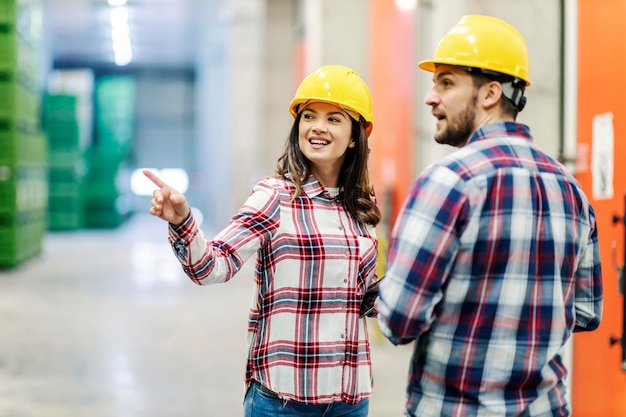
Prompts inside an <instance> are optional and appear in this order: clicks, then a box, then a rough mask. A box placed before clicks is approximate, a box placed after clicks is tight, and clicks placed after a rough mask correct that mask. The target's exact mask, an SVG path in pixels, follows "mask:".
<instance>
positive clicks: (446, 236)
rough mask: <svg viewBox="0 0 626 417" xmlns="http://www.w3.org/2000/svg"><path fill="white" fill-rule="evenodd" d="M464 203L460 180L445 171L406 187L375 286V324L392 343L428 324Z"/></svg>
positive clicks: (430, 172)
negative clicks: (382, 275) (377, 295)
mask: <svg viewBox="0 0 626 417" xmlns="http://www.w3.org/2000/svg"><path fill="white" fill-rule="evenodd" d="M465 201H466V198H465V194H464V192H463V182H462V181H461V179H460V178H459V177H458V175H457V174H456V173H454V172H452V171H450V170H449V169H447V168H445V167H441V166H439V167H437V166H434V167H432V168H430V169H428V170H426V171H425V172H424V173H423V174H422V175H421V176H420V177H419V178H418V179H417V181H416V182H415V183H414V185H413V186H412V189H411V190H410V192H409V194H408V196H407V199H406V200H405V202H404V205H403V207H402V209H401V211H400V214H399V216H398V219H397V221H396V223H395V226H394V230H393V232H392V235H391V238H390V242H389V250H388V259H387V272H386V275H385V279H384V280H382V282H381V283H380V299H379V302H378V308H379V309H378V322H379V325H380V329H381V332H382V333H383V334H384V335H385V336H386V337H387V338H388V339H389V340H390V341H391V342H392V343H394V344H404V343H409V342H411V341H413V340H415V339H417V338H419V337H420V335H422V334H423V333H424V332H425V331H427V330H428V329H429V327H430V326H431V324H432V322H433V321H434V317H435V315H436V307H437V304H438V303H439V301H440V300H441V299H442V298H443V292H442V287H443V286H444V284H445V282H446V280H447V276H448V274H449V272H450V270H451V268H452V265H453V263H454V260H455V257H456V253H457V251H458V248H459V244H460V243H459V242H460V235H459V233H458V232H457V231H458V230H459V228H458V221H459V219H460V217H461V216H462V215H463V214H462V213H463V211H464V210H465Z"/></svg>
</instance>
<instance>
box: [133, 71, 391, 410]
mask: <svg viewBox="0 0 626 417" xmlns="http://www.w3.org/2000/svg"><path fill="white" fill-rule="evenodd" d="M289 111H290V113H291V114H292V115H293V117H294V123H293V126H292V128H291V132H290V134H289V136H288V138H287V143H286V146H285V150H284V153H283V154H282V155H281V156H280V158H279V159H278V164H277V170H276V175H275V176H272V177H268V178H265V179H263V180H261V181H259V182H258V183H257V184H256V185H255V186H254V188H253V191H252V194H251V195H250V196H249V198H248V199H247V201H246V202H245V203H244V205H243V206H242V207H241V209H240V210H239V212H238V213H237V214H236V215H235V216H234V217H233V218H232V219H231V221H230V223H229V224H228V226H227V227H226V228H225V229H224V230H222V231H221V232H220V233H218V235H217V236H216V237H215V238H213V239H212V240H209V239H207V238H205V236H204V235H203V233H202V232H201V231H200V229H199V228H198V226H197V224H196V222H195V219H194V218H193V215H192V213H191V211H190V209H189V206H188V205H187V201H186V199H185V197H184V196H183V195H181V194H179V193H177V192H176V191H175V190H173V189H172V188H171V187H169V186H168V185H167V184H165V183H163V181H161V180H160V179H159V178H158V177H156V176H155V175H154V174H152V173H151V172H149V171H145V174H146V176H148V178H150V179H151V180H152V181H153V182H154V183H155V184H156V185H157V186H158V187H159V189H158V190H157V191H155V194H154V198H153V200H152V208H151V209H150V213H151V214H153V215H155V216H158V217H160V218H162V219H164V220H166V221H168V222H169V224H170V225H169V236H170V242H171V244H172V246H173V248H174V251H175V253H176V254H177V257H178V259H179V261H180V262H181V264H182V265H183V269H184V271H185V272H186V273H187V275H189V277H190V278H191V279H192V280H193V281H194V282H196V283H198V284H213V283H221V282H225V281H228V280H229V279H230V278H232V277H233V276H234V275H235V274H236V273H237V271H239V269H240V268H241V267H242V265H243V263H244V262H245V261H246V260H247V259H249V258H250V257H252V256H255V257H256V268H255V276H254V277H253V278H254V280H255V284H256V285H255V292H254V298H253V303H252V307H251V309H250V316H249V338H248V340H249V350H248V352H249V353H248V360H247V363H246V373H245V382H246V386H247V391H246V395H245V400H244V415H245V416H246V417H276V416H296V415H307V416H316V415H318V416H322V415H324V416H327V417H332V416H347V415H350V416H354V417H365V416H367V414H368V408H369V397H370V395H371V388H372V367H371V360H370V350H369V342H368V334H367V323H366V320H365V319H364V318H363V316H362V315H361V314H360V307H361V303H362V301H363V298H364V294H365V292H366V290H367V288H368V287H369V286H371V285H372V284H373V283H374V282H375V281H376V280H377V275H376V270H377V268H376V260H377V244H378V242H377V238H376V233H375V226H376V225H377V224H378V222H379V221H380V219H381V213H380V211H379V209H378V208H377V206H376V204H375V200H374V193H373V189H372V185H371V182H370V179H369V172H368V167H367V159H368V152H369V147H368V136H369V134H370V132H371V130H372V127H373V122H374V117H373V113H372V99H371V95H370V92H369V89H368V88H367V85H366V84H365V83H364V82H363V80H362V79H361V77H360V76H359V74H358V73H357V72H356V71H354V70H352V69H350V68H347V67H344V66H340V65H328V66H323V67H321V68H319V69H318V70H317V71H315V72H313V73H312V74H310V75H309V76H308V77H306V78H305V79H304V80H303V81H302V83H301V85H300V87H299V88H298V90H297V91H296V94H295V96H294V98H293V100H292V102H291V104H290V106H289ZM250 278H252V277H250Z"/></svg>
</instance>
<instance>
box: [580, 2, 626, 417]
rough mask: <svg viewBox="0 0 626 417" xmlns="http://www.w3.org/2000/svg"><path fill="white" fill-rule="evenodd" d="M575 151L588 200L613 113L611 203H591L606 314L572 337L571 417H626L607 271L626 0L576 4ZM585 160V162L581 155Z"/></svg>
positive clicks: (625, 62)
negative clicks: (598, 143) (594, 158)
mask: <svg viewBox="0 0 626 417" xmlns="http://www.w3.org/2000/svg"><path fill="white" fill-rule="evenodd" d="M578 19H579V21H578V126H577V128H578V147H579V150H580V151H583V150H585V149H588V152H580V153H579V155H578V157H579V160H578V162H579V164H580V165H582V166H581V167H580V168H583V169H582V170H579V173H578V174H577V177H578V179H579V181H580V183H581V185H582V187H583V188H584V189H585V192H586V193H587V195H588V196H589V197H590V198H592V176H591V175H592V174H591V171H590V162H591V161H590V158H591V149H592V120H593V117H594V116H595V115H597V114H601V113H607V112H612V113H613V124H614V125H613V128H614V134H615V144H614V150H615V158H614V167H615V172H614V184H613V185H614V190H615V196H614V198H613V199H611V200H599V201H594V200H593V199H592V201H591V202H592V205H593V206H594V208H595V210H596V215H597V224H598V232H599V237H600V250H601V252H602V255H601V256H602V269H603V281H604V300H605V305H604V315H603V319H602V323H601V325H600V327H599V328H598V330H596V331H595V332H591V333H586V334H576V335H575V337H574V358H573V361H574V363H573V383H572V384H573V392H572V410H573V414H572V416H573V417H614V416H615V417H617V416H626V373H625V372H624V371H622V370H621V369H620V363H621V352H620V349H619V346H618V345H614V346H613V347H610V346H609V337H610V336H612V335H613V336H618V335H620V334H621V326H622V324H621V323H622V298H621V296H620V294H619V291H618V288H617V273H616V271H615V269H614V268H613V266H612V259H611V243H612V242H616V243H617V248H616V252H617V260H618V263H620V264H621V263H623V262H624V260H622V256H621V254H623V253H624V246H623V245H624V231H623V228H622V226H621V225H613V223H612V216H613V214H620V215H621V214H623V213H624V203H623V200H624V190H626V165H625V164H623V163H622V161H621V159H622V156H623V155H626V141H625V140H624V138H626V123H625V121H626V106H625V105H624V97H626V77H624V68H626V53H625V51H626V23H625V22H626V2H625V1H624V0H603V1H601V2H598V1H597V0H579V2H578ZM585 156H586V157H585Z"/></svg>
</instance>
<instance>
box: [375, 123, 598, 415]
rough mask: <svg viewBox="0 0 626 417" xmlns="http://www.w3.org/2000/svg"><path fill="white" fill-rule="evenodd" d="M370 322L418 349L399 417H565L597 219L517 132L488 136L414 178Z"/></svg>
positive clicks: (593, 269) (592, 298)
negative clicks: (569, 348)
mask: <svg viewBox="0 0 626 417" xmlns="http://www.w3.org/2000/svg"><path fill="white" fill-rule="evenodd" d="M387 262H388V263H387V272H386V278H385V279H384V280H383V281H382V282H381V286H380V300H379V305H378V307H379V310H378V318H379V324H380V326H381V330H382V332H383V333H384V334H385V335H386V336H387V337H388V338H390V340H391V341H392V342H394V343H396V344H401V343H408V342H410V341H414V340H415V341H416V345H415V351H414V354H413V359H412V363H411V368H410V375H409V383H408V387H407V394H408V398H407V410H409V411H410V412H411V413H414V415H417V416H420V417H430V416H433V417H434V416H437V417H440V416H463V417H470V416H486V415H494V416H505V415H506V416H518V415H523V416H525V417H531V416H566V415H568V413H569V405H568V404H567V398H566V388H565V387H564V382H563V380H564V378H565V376H566V373H567V370H566V367H565V366H564V364H563V360H562V357H561V355H562V353H563V348H564V345H565V344H566V342H567V341H568V339H569V338H570V337H571V336H572V332H575V331H584V330H593V329H595V328H596V327H597V326H598V325H599V322H600V318H601V315H602V279H601V268H600V254H599V248H598V235H597V229H596V221H595V214H594V211H593V208H592V207H591V206H590V204H589V201H588V200H587V198H586V197H585V194H584V193H583V191H582V190H581V188H580V187H579V185H578V183H577V181H576V180H575V179H574V178H573V177H572V175H570V174H569V173H568V172H567V171H566V169H565V168H564V167H563V166H562V165H561V164H560V163H558V162H557V161H555V160H554V159H552V158H550V157H549V156H547V155H546V154H545V153H543V152H542V151H540V150H539V149H538V148H537V147H536V146H535V145H534V144H533V141H532V138H531V136H530V130H529V128H528V127H527V126H525V125H522V124H517V123H513V122H506V123H494V124H490V125H486V126H483V127H482V128H481V129H480V130H478V131H477V132H475V133H474V134H473V135H472V136H471V138H470V139H469V142H468V143H467V145H466V146H464V147H463V148H461V149H458V150H457V151H455V152H454V153H452V154H450V155H448V156H447V157H445V158H443V159H442V160H441V161H439V162H436V163H434V164H432V165H431V166H429V167H428V168H427V169H426V170H424V172H423V173H422V174H421V175H420V176H419V177H418V179H417V180H416V182H415V183H414V185H413V187H412V189H411V190H410V192H409V195H408V197H407V199H406V201H405V203H404V206H403V208H402V210H401V213H400V215H399V218H398V219H397V223H396V224H395V226H394V231H393V234H392V238H391V240H390V246H389V256H388V260H387Z"/></svg>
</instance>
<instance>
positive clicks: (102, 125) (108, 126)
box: [84, 76, 136, 228]
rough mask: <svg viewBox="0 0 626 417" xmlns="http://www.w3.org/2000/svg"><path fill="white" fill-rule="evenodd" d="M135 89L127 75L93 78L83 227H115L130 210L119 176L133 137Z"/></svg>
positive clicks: (129, 151) (132, 81)
mask: <svg viewBox="0 0 626 417" xmlns="http://www.w3.org/2000/svg"><path fill="white" fill-rule="evenodd" d="M135 88H136V86H135V80H134V78H132V77H131V76H102V77H100V78H98V79H97V80H96V86H95V96H96V102H95V103H96V106H95V135H94V137H95V141H94V142H95V143H94V145H93V146H92V148H91V149H90V150H89V152H88V153H87V155H86V162H87V167H88V172H87V178H86V182H85V188H84V199H85V200H84V208H85V212H84V222H85V227H93V228H100V227H116V226H119V225H120V224H121V223H122V222H123V221H124V220H125V219H126V218H127V217H128V215H129V213H130V210H128V209H127V208H126V207H125V205H124V204H123V202H124V201H125V199H126V198H127V197H128V192H129V190H128V188H129V187H128V185H127V182H126V181H124V180H123V178H122V176H123V169H124V168H123V167H124V165H125V162H126V160H127V158H128V156H129V155H130V153H131V150H132V143H133V138H134V130H135V94H136V92H135Z"/></svg>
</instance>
